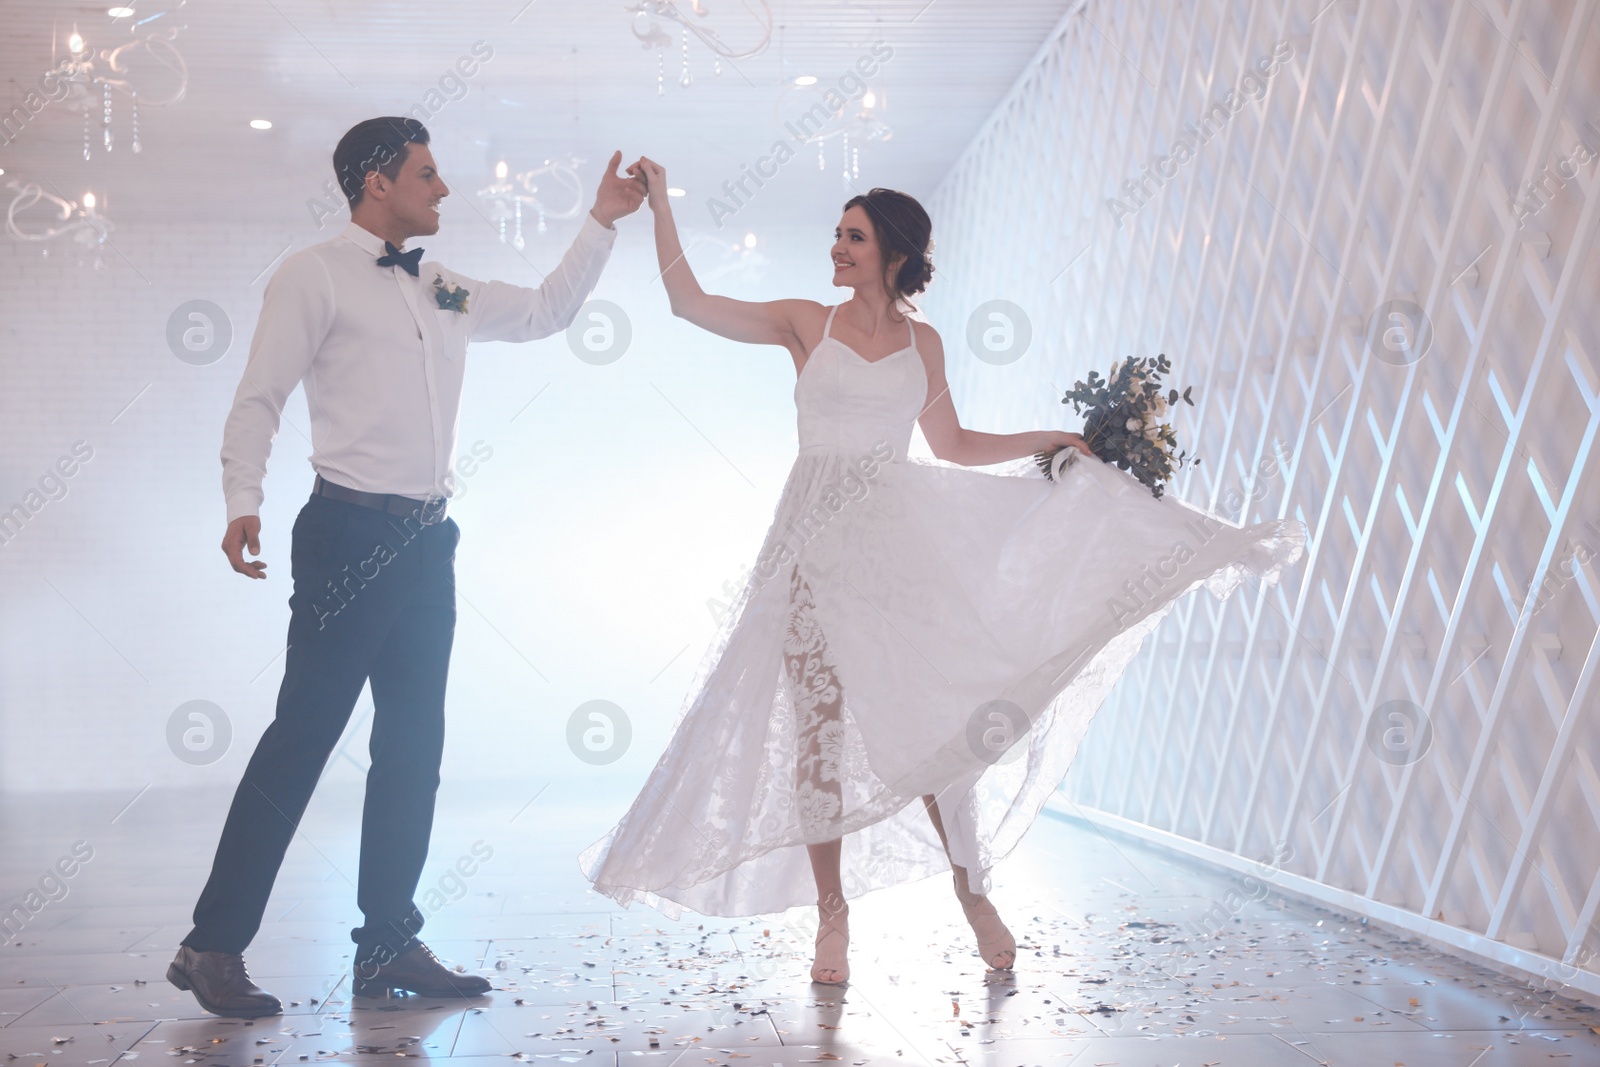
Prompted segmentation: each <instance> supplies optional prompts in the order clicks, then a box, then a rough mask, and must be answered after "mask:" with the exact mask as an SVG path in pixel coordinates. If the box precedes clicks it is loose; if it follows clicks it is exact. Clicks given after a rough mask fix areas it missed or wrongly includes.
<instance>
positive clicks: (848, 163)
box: [773, 79, 894, 185]
mask: <svg viewBox="0 0 1600 1067" xmlns="http://www.w3.org/2000/svg"><path fill="white" fill-rule="evenodd" d="M840 95H841V96H842V94H840ZM827 96H828V93H827V91H826V90H825V89H824V88H823V87H822V86H819V85H817V84H816V82H815V80H814V79H806V80H805V82H804V84H800V83H796V84H791V85H788V86H786V87H785V88H784V90H783V91H782V92H781V93H779V94H778V99H777V101H776V102H775V103H774V104H773V118H774V120H775V121H776V122H777V123H778V124H779V125H780V126H784V127H786V128H788V129H790V130H794V129H797V128H802V124H801V123H799V122H796V121H794V120H792V119H791V120H789V121H786V116H794V115H807V116H809V115H816V114H822V113H825V114H826V115H827V116H828V117H827V118H826V119H825V120H824V121H822V122H820V123H817V122H812V121H810V120H805V121H804V123H803V128H804V129H805V130H806V132H807V136H805V137H804V138H803V139H801V143H802V144H814V145H816V146H817V169H818V170H822V171H825V170H827V169H828V156H827V143H828V142H829V141H832V140H838V141H839V142H840V146H839V151H840V157H841V167H840V172H839V173H840V178H841V179H842V181H843V182H844V184H845V185H849V184H850V183H851V182H852V181H855V180H856V179H857V178H860V177H861V145H862V144H863V143H864V142H866V141H887V140H889V139H890V138H891V137H893V136H894V130H893V129H892V128H891V127H890V126H889V124H888V122H886V121H885V120H884V117H883V116H884V111H885V110H886V103H885V101H884V97H883V94H882V93H881V92H879V91H877V90H875V89H867V90H866V91H865V92H863V93H862V94H861V97H860V99H851V98H849V97H843V102H842V103H841V104H840V105H838V106H837V107H835V108H829V107H828V105H827V103H826V101H827ZM819 108H820V109H821V111H820V112H819V110H818V109H819Z"/></svg>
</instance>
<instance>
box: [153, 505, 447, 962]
mask: <svg viewBox="0 0 1600 1067" xmlns="http://www.w3.org/2000/svg"><path fill="white" fill-rule="evenodd" d="M460 539H461V530H460V527H458V526H457V525H456V522H455V520H454V519H445V520H444V521H443V522H438V523H434V524H432V525H426V526H425V525H423V524H422V523H420V522H419V521H418V520H417V519H416V518H414V517H409V516H407V517H400V516H392V515H386V514H384V513H383V512H380V511H375V510H373V509H371V508H363V507H359V506H357V505H355V504H347V503H344V502H343V501H338V500H332V499H330V498H328V497H323V496H312V497H311V498H310V500H308V501H307V502H306V505H305V507H303V508H302V509H301V510H300V514H299V516H298V517H297V518H296V519H295V524H294V534H293V542H292V544H291V546H290V566H291V568H292V571H293V578H294V593H293V595H292V596H291V597H290V598H289V608H290V616H289V638H288V651H287V653H286V654H285V663H284V674H283V685H282V687H281V688H280V689H279V690H278V705H277V713H276V715H275V717H274V718H273V720H272V723H271V724H270V725H269V726H268V727H267V729H266V732H265V733H263V734H262V735H261V740H260V741H259V742H257V744H256V749H255V752H254V753H253V754H252V755H251V757H250V763H249V765H248V766H247V767H246V768H245V772H244V778H243V780H242V781H240V783H239V788H238V790H237V791H236V792H235V793H234V797H233V805H232V807H231V808H230V809H229V811H228V818H227V822H226V823H225V824H224V825H223V828H222V839H221V841H220V842H219V843H218V845H217V854H216V859H215V861H214V862H213V863H212V867H211V877H210V878H209V880H208V881H207V882H206V886H205V889H204V890H203V891H202V892H201V894H200V900H199V903H198V904H196V905H195V910H194V929H193V930H192V931H190V933H189V935H188V936H187V937H185V938H184V940H183V943H184V944H185V945H188V946H190V947H191V948H194V949H196V950H198V951H217V952H243V951H244V949H245V946H246V945H248V944H249V943H250V941H251V939H252V938H254V937H255V935H256V932H257V931H258V930H259V929H260V927H261V920H262V916H263V914H264V913H265V911H266V907H267V898H268V897H269V896H270V895H271V892H272V884H273V882H274V880H275V879H276V878H277V875H278V868H279V867H280V866H281V865H282V863H283V856H284V852H285V850H286V849H287V848H288V847H289V842H290V841H291V840H292V839H293V837H294V835H295V832H296V829H297V828H298V826H299V824H300V817H301V816H302V815H303V814H304V813H305V809H306V804H307V803H308V802H309V801H310V800H311V792H312V790H313V789H315V788H316V784H317V780H318V778H319V777H321V775H322V770H323V768H324V767H325V766H326V765H327V762H328V758H329V756H330V755H331V754H332V752H333V749H334V746H335V745H336V744H337V743H338V740H339V737H340V735H341V734H342V733H343V732H344V728H345V725H346V723H348V722H349V720H350V714H351V712H352V711H353V710H354V709H355V705H356V700H357V699H358V698H359V697H360V695H361V689H362V686H363V685H365V684H367V683H369V682H370V683H371V685H372V703H373V717H372V739H371V744H370V754H371V760H372V763H371V767H370V769H369V770H368V771H367V790H366V802H365V806H364V808H363V811H362V819H361V866H360V872H359V874H358V877H357V886H356V903H357V905H358V906H359V907H360V909H361V913H362V916H363V917H364V919H365V922H364V923H363V924H362V925H361V926H359V927H357V928H356V929H354V930H352V931H351V934H350V936H351V939H352V940H354V941H355V942H356V945H357V952H356V962H357V965H358V967H359V966H360V965H361V964H362V963H363V962H370V961H372V960H374V959H376V960H377V961H378V962H382V961H383V960H384V959H386V958H393V957H394V956H397V955H400V954H402V953H404V952H406V951H408V950H409V949H410V948H411V947H412V946H413V945H414V944H415V943H416V936H417V932H418V931H419V930H420V929H421V928H422V918H423V917H422V913H421V912H420V911H419V910H418V909H417V907H416V904H415V902H414V899H413V898H414V896H415V894H416V889H417V881H418V879H419V878H420V877H421V876H422V865H423V863H424V861H425V860H426V859H427V856H428V838H429V835H430V833H431V832H432V829H433V808H434V796H435V794H436V792H437V791H438V787H439V761H440V757H441V755H442V753H443V749H444V694H445V680H446V676H447V674H448V672H449V666H450V647H451V644H452V641H453V639H454V636H455V623H456V606H455V550H456V545H457V543H458V542H459V541H460ZM330 858H332V857H330ZM332 859H335V861H336V858H332Z"/></svg>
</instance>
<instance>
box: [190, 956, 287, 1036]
mask: <svg viewBox="0 0 1600 1067" xmlns="http://www.w3.org/2000/svg"><path fill="white" fill-rule="evenodd" d="M167 981H169V982H171V983H172V984H173V985H175V986H177V987H178V988H179V989H183V990H187V991H190V992H193V993H194V999H195V1000H198V1001H199V1002H200V1006H201V1007H202V1008H204V1009H205V1010H206V1011H209V1012H210V1013H211V1014H213V1015H226V1016H228V1017H229V1018H232V1019H259V1018H261V1016H263V1015H277V1014H279V1013H280V1012H282V1011H283V1004H282V1003H281V1002H280V1001H279V1000H278V998H277V997H275V996H273V995H272V994H271V993H268V992H267V991H265V990H264V989H261V988H259V987H258V986H257V985H256V984H255V983H254V982H252V981H251V980H250V975H249V973H248V972H247V971H246V970H245V969H244V957H243V956H241V955H240V954H239V953H237V952H196V951H195V950H194V949H192V948H190V947H189V946H188V945H183V946H180V947H179V949H178V954H177V956H175V957H174V958H173V960H172V964H171V965H170V966H169V967H168V968H167Z"/></svg>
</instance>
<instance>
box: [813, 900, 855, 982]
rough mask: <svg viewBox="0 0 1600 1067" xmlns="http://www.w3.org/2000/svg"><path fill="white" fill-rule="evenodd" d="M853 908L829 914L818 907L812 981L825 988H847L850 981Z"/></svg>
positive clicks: (846, 906)
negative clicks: (825, 986)
mask: <svg viewBox="0 0 1600 1067" xmlns="http://www.w3.org/2000/svg"><path fill="white" fill-rule="evenodd" d="M849 950H850V905H848V904H845V905H842V906H841V907H839V908H838V909H837V910H835V911H825V910H824V909H823V907H822V905H821V904H818V905H817V950H816V956H815V957H814V958H813V959H812V962H811V980H812V981H813V982H818V983H821V984H822V985H844V984H845V983H847V982H848V981H850V964H849V963H848V962H846V959H845V957H846V955H847V954H848V953H849Z"/></svg>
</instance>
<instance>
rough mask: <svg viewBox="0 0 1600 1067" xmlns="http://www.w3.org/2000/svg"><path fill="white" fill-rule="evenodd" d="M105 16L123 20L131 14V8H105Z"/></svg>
mask: <svg viewBox="0 0 1600 1067" xmlns="http://www.w3.org/2000/svg"><path fill="white" fill-rule="evenodd" d="M106 14H108V15H110V16H111V17H112V18H114V19H125V18H127V17H128V16H130V15H132V14H133V8H131V7H112V8H107V9H106Z"/></svg>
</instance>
